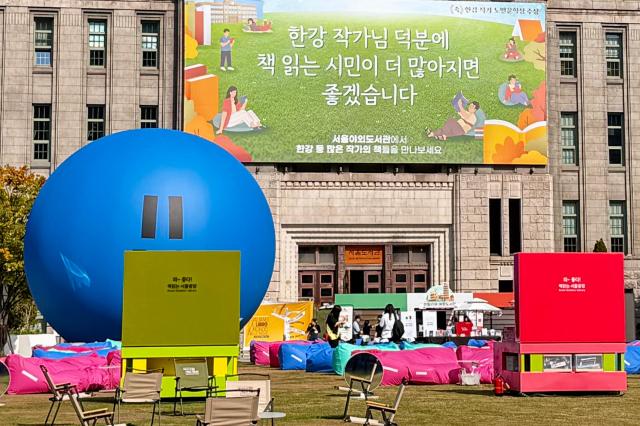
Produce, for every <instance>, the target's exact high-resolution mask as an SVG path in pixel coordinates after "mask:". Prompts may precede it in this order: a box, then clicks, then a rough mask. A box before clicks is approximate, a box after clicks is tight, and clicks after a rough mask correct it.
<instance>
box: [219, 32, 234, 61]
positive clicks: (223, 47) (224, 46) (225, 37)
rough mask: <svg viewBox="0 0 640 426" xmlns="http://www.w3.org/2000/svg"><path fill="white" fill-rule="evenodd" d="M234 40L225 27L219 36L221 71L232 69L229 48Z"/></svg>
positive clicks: (230, 48) (231, 47)
mask: <svg viewBox="0 0 640 426" xmlns="http://www.w3.org/2000/svg"><path fill="white" fill-rule="evenodd" d="M235 42H236V40H235V39H234V38H231V37H230V31H229V28H225V29H224V31H223V32H222V37H221V38H220V69H221V70H222V71H227V70H229V71H233V66H232V65H231V50H232V49H233V45H234V43H235Z"/></svg>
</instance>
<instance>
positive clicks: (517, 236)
mask: <svg viewBox="0 0 640 426" xmlns="http://www.w3.org/2000/svg"><path fill="white" fill-rule="evenodd" d="M520 211H521V207H520V200H519V199H517V198H510V199H509V254H516V253H519V252H521V251H522V214H521V213H520Z"/></svg>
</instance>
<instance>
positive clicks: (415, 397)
mask: <svg viewBox="0 0 640 426" xmlns="http://www.w3.org/2000/svg"><path fill="white" fill-rule="evenodd" d="M240 371H241V372H249V371H252V372H260V373H269V374H271V377H272V389H273V390H272V393H273V396H274V397H275V403H276V410H278V411H284V412H286V413H287V417H286V419H284V420H283V421H278V424H288V425H307V426H315V425H336V426H337V425H341V424H344V423H343V422H342V420H340V416H341V414H342V410H343V408H344V399H345V396H344V394H343V393H341V392H340V391H337V390H335V389H334V387H335V386H337V385H343V384H344V380H343V379H342V378H340V377H338V376H335V375H324V374H313V373H303V372H293V371H280V370H274V369H268V368H261V367H255V366H248V365H245V364H241V367H240ZM395 392H396V388H385V389H380V390H378V391H376V392H375V393H376V395H379V396H380V399H379V401H380V402H391V401H392V399H393V397H394V396H395ZM638 401H640V377H638V376H630V377H629V390H628V392H627V393H626V395H624V396H622V397H619V396H535V397H511V396H509V397H495V396H493V392H492V388H491V386H488V385H483V386H476V387H462V386H453V385H452V386H409V387H408V388H407V391H406V393H405V396H404V398H403V400H402V402H401V404H400V411H399V414H398V416H397V417H396V420H397V421H398V423H399V424H400V425H404V426H416V425H429V424H443V425H444V424H446V425H465V426H466V425H470V424H485V425H489V424H505V425H506V424H514V425H548V424H563V425H604V424H607V425H610V424H611V425H620V424H629V425H631V424H638V418H639V417H640V404H638ZM0 402H2V403H4V404H6V406H4V407H0V424H1V425H34V426H35V425H40V424H42V422H43V421H44V418H45V416H46V414H47V410H48V409H49V402H48V401H47V397H46V396H45V395H25V396H4V397H2V398H0ZM105 406H108V405H106V404H104V403H102V404H100V403H93V404H87V405H86V408H99V407H105ZM162 406H163V409H162V412H163V416H162V424H163V425H193V424H194V423H195V417H194V416H193V415H190V416H186V417H174V416H172V415H170V412H171V409H172V407H173V404H171V403H170V402H165V403H163V405H162ZM202 411H204V402H203V401H197V402H191V403H188V404H186V406H185V412H187V413H195V412H202ZM150 413H151V409H150V406H131V405H126V406H124V408H123V410H122V413H121V422H125V421H126V422H129V423H130V424H135V425H144V424H149V420H150ZM351 414H353V415H359V416H362V415H364V403H363V402H362V401H355V402H354V403H353V405H352V410H351ZM56 424H59V425H62V424H77V420H75V417H74V414H73V411H72V409H71V406H70V405H69V404H68V403H65V404H64V405H63V408H62V409H61V410H60V415H59V416H58V421H57V422H56Z"/></svg>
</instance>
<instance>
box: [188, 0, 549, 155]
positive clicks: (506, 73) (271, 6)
mask: <svg viewBox="0 0 640 426" xmlns="http://www.w3.org/2000/svg"><path fill="white" fill-rule="evenodd" d="M184 34H185V43H184V45H185V52H184V54H185V66H186V68H185V72H184V95H185V97H184V129H185V130H186V131H187V132H190V133H195V134H198V135H200V136H202V137H204V138H206V139H209V140H211V141H212V142H214V143H217V144H219V145H220V146H222V147H223V148H225V149H227V150H228V151H230V152H231V153H232V154H234V155H235V156H236V157H237V158H239V159H240V160H241V161H244V162H305V163H336V162H339V163H393V164H398V163H458V164H460V163H464V164H527V165H535V164H547V157H548V139H547V121H546V120H547V107H546V105H547V102H546V94H547V89H546V69H545V67H546V55H547V52H546V32H545V6H544V4H540V3H506V2H505V3H499V2H460V1H456V2H447V1H426V0H405V1H402V2H389V1H382V0H366V1H365V0H350V1H348V2H344V1H340V0H306V1H304V2H294V1H286V0H264V1H262V0H225V1H222V0H207V1H198V0H185V28H184Z"/></svg>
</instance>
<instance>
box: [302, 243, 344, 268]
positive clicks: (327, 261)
mask: <svg viewBox="0 0 640 426" xmlns="http://www.w3.org/2000/svg"><path fill="white" fill-rule="evenodd" d="M335 263H336V248H335V247H333V246H319V247H315V246H299V247H298V264H300V265H334V264H335Z"/></svg>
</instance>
